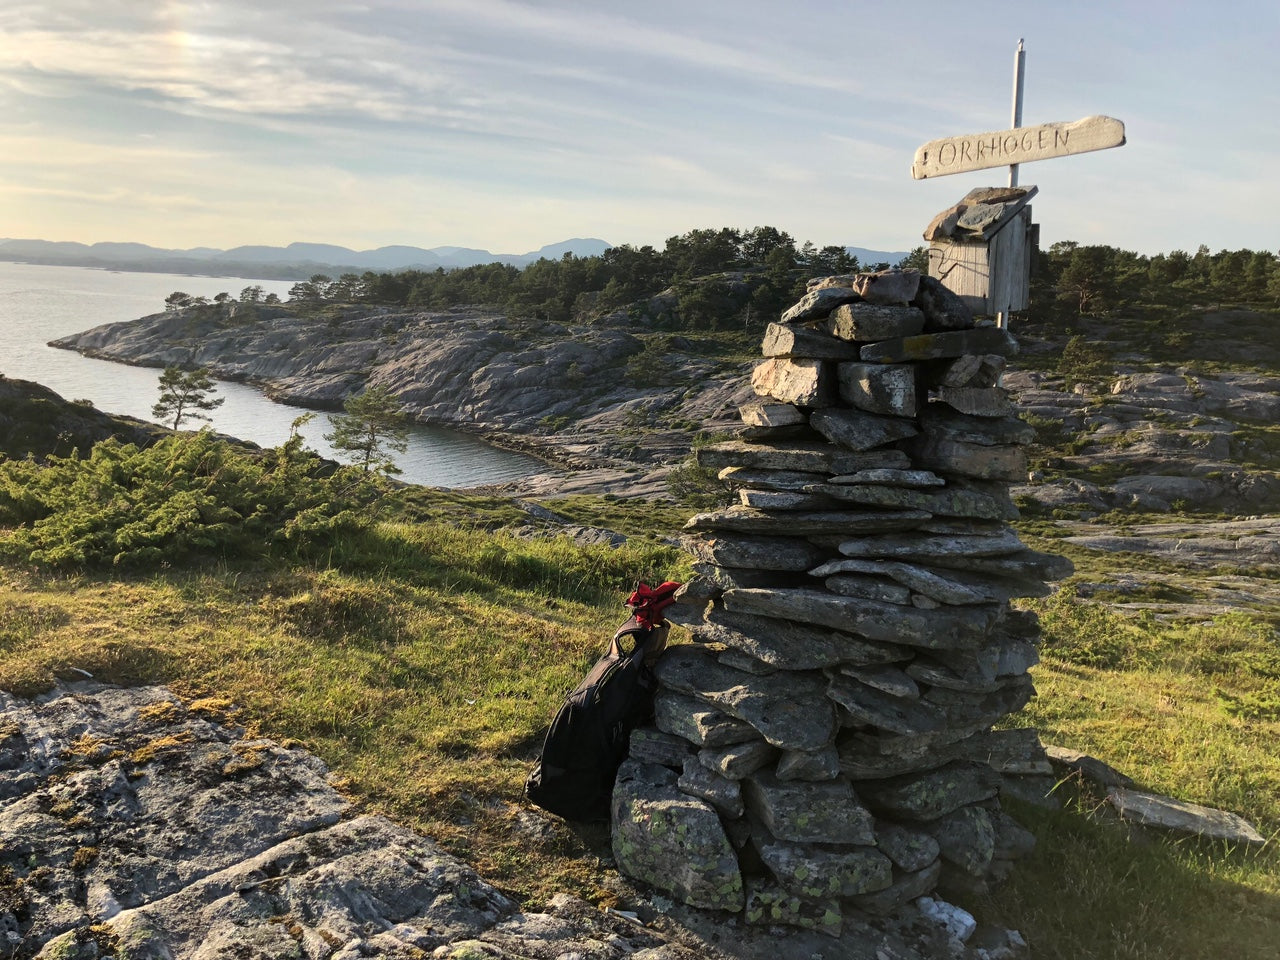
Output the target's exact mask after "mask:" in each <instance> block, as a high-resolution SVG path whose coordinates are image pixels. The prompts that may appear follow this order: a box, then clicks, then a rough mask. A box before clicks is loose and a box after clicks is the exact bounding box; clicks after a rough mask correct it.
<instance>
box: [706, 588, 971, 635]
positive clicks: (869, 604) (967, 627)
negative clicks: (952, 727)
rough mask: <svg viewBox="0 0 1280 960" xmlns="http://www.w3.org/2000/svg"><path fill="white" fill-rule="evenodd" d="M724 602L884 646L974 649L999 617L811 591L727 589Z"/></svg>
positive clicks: (733, 609)
mask: <svg viewBox="0 0 1280 960" xmlns="http://www.w3.org/2000/svg"><path fill="white" fill-rule="evenodd" d="M723 603H724V606H725V609H727V610H729V611H730V612H732V613H749V614H756V615H759V616H764V617H776V618H778V619H783V620H797V621H799V622H801V623H808V624H815V625H818V626H825V627H831V628H832V629H835V630H839V631H841V632H844V633H852V634H854V635H855V636H860V637H866V638H867V639H869V640H875V641H879V642H882V643H894V644H901V645H903V646H907V647H924V648H935V647H941V648H944V649H972V648H974V647H977V646H978V645H980V644H981V643H983V642H984V640H985V638H986V636H987V634H988V633H989V632H990V630H991V628H992V627H993V626H994V623H995V619H996V614H997V611H996V609H995V608H985V607H954V608H950V609H947V610H945V611H933V610H917V609H915V608H909V607H902V606H898V605H896V604H891V603H880V602H877V601H875V600H861V599H856V598H853V597H840V596H836V595H834V594H831V593H828V592H826V591H824V590H810V589H773V590H771V589H751V590H730V591H728V592H726V593H725V595H724V598H723Z"/></svg>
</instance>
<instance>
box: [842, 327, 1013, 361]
mask: <svg viewBox="0 0 1280 960" xmlns="http://www.w3.org/2000/svg"><path fill="white" fill-rule="evenodd" d="M968 353H994V354H999V355H1000V356H1004V357H1012V356H1016V355H1017V353H1018V342H1017V341H1016V340H1014V339H1013V336H1012V335H1011V334H1010V333H1009V332H1008V331H1007V330H1004V329H1001V328H999V327H975V328H974V329H972V330H949V331H945V332H943V333H922V334H920V335H919V336H915V337H900V338H898V339H896V340H882V341H881V342H880V343H872V344H868V345H867V346H865V347H863V348H862V359H863V360H864V361H865V362H868V363H919V362H920V361H921V360H941V359H944V358H950V357H962V356H964V355H965V354H968Z"/></svg>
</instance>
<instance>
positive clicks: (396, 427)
mask: <svg viewBox="0 0 1280 960" xmlns="http://www.w3.org/2000/svg"><path fill="white" fill-rule="evenodd" d="M342 409H343V410H345V411H346V413H339V414H335V415H334V416H333V418H332V419H333V433H326V434H325V435H324V438H325V440H327V441H328V442H329V443H330V444H331V445H332V446H333V448H334V449H335V450H337V451H338V452H339V453H341V454H346V455H347V456H349V457H350V460H351V462H352V463H358V464H360V466H362V467H363V468H364V472H365V473H368V472H369V471H370V470H375V471H377V472H379V473H385V474H392V473H399V472H400V468H399V467H397V466H396V465H395V462H394V461H393V460H392V459H391V454H390V453H389V451H395V452H396V453H404V452H405V450H407V449H408V447H409V426H408V420H407V418H406V416H405V413H404V410H403V408H401V406H400V401H399V400H397V399H396V398H395V395H394V394H392V393H391V391H390V390H388V389H387V388H386V387H366V388H365V391H364V392H363V393H359V394H353V395H352V396H350V397H347V400H346V402H345V403H344V404H343V405H342Z"/></svg>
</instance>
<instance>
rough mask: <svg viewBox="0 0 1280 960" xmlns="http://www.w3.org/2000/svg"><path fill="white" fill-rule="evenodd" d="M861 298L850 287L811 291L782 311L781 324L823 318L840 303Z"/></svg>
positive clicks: (823, 288) (832, 287) (824, 288)
mask: <svg viewBox="0 0 1280 960" xmlns="http://www.w3.org/2000/svg"><path fill="white" fill-rule="evenodd" d="M861 299H862V297H861V296H860V295H859V294H858V293H857V291H855V290H853V289H852V287H845V286H831V287H822V288H819V289H816V290H811V291H809V292H808V293H806V294H805V295H804V296H803V297H801V298H800V300H799V301H798V302H797V303H795V304H794V305H793V306H791V307H789V308H787V309H786V310H784V311H783V313H782V317H781V318H780V319H781V320H782V322H783V323H799V322H801V321H804V320H816V319H820V318H822V317H825V316H826V315H827V314H829V313H830V312H831V311H832V310H834V309H835V308H836V307H838V306H840V305H841V304H842V303H852V302H853V301H855V300H861Z"/></svg>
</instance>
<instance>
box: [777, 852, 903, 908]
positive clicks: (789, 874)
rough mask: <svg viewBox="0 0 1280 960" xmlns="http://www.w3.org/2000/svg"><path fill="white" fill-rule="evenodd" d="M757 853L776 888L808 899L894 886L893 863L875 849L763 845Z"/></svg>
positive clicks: (834, 896) (865, 891) (845, 895)
mask: <svg viewBox="0 0 1280 960" xmlns="http://www.w3.org/2000/svg"><path fill="white" fill-rule="evenodd" d="M758 850H759V853H760V859H761V860H763V861H764V865H765V866H766V867H768V868H769V871H770V872H771V873H772V874H773V876H774V878H775V879H776V880H777V881H778V885H779V886H781V887H782V888H783V889H785V890H789V891H791V892H792V893H794V894H796V895H797V896H800V897H803V898H805V899H807V900H820V899H822V898H826V897H833V898H839V897H851V896H854V895H856V894H859V893H874V892H875V891H877V890H883V889H884V888H885V887H888V886H890V885H891V884H892V883H893V864H892V863H891V862H890V860H889V858H888V857H886V856H885V855H884V854H883V853H881V852H880V851H879V850H877V849H876V848H875V847H874V846H859V847H844V848H839V849H833V848H830V847H818V846H814V845H810V844H794V843H779V842H775V843H768V842H765V843H760V844H759V845H758Z"/></svg>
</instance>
